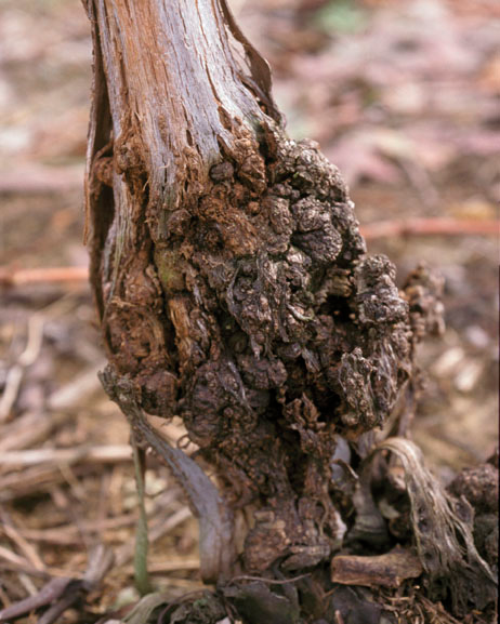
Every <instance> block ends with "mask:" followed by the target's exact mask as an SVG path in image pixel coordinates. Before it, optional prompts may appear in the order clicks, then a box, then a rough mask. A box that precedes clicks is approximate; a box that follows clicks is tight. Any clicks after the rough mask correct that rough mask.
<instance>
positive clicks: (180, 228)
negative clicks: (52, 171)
mask: <svg viewBox="0 0 500 624" xmlns="http://www.w3.org/2000/svg"><path fill="white" fill-rule="evenodd" d="M87 9H88V12H89V15H90V18H91V20H92V28H93V38H94V101H93V110H92V118H91V126H90V137H89V152H88V170H87V215H88V240H89V245H90V249H91V257H92V267H91V281H92V285H93V289H94V292H95V295H96V300H97V303H98V305H99V310H100V314H101V321H102V327H103V335H104V340H105V344H106V348H107V351H108V359H109V363H110V368H109V370H108V371H107V373H106V375H105V381H106V383H105V387H106V389H107V390H108V393H109V394H110V396H111V397H112V398H113V399H114V400H116V401H117V402H118V403H119V404H120V405H121V407H122V409H123V411H124V413H125V414H126V415H127V417H128V418H129V420H130V423H131V425H132V429H133V431H134V434H135V435H136V436H137V440H138V442H139V443H143V444H146V445H149V446H151V447H152V448H153V449H154V450H155V451H156V453H157V454H158V455H159V456H160V457H163V459H164V460H165V461H166V462H167V464H168V465H169V466H170V467H171V469H172V471H173V473H174V475H175V476H176V477H177V478H178V480H179V481H180V482H181V483H182V485H183V486H184V489H185V491H186V494H187V495H188V497H189V498H190V500H191V506H192V508H193V510H194V511H195V513H197V515H198V516H199V518H200V526H201V527H202V540H201V548H202V552H201V562H202V575H203V577H204V578H205V579H206V580H214V579H217V578H219V579H220V578H221V577H224V578H227V576H228V575H229V576H230V575H231V573H232V572H234V571H235V570H237V569H242V571H243V572H245V573H246V574H247V575H248V574H250V575H256V574H257V575H268V576H271V577H272V579H274V580H271V582H276V577H278V578H282V576H283V574H287V573H295V572H294V571H297V570H298V571H302V570H304V569H306V570H318V579H320V580H319V581H318V579H316V580H317V582H318V583H319V585H320V586H322V585H323V584H324V582H326V581H325V579H326V578H327V574H326V571H327V568H328V562H329V561H330V559H331V557H332V555H333V554H334V553H335V552H337V551H339V550H340V549H341V548H342V546H344V545H345V543H346V536H347V537H351V542H352V541H353V540H354V541H355V536H356V531H358V535H359V529H360V523H359V522H358V523H356V524H354V522H353V520H352V515H351V514H353V513H354V512H355V511H356V509H355V506H356V505H357V503H358V501H356V500H355V501H354V503H353V501H352V494H353V486H352V483H351V486H349V479H351V480H352V479H353V477H354V478H355V476H356V475H353V471H352V468H351V464H356V462H358V463H359V461H360V460H362V459H363V458H366V457H367V456H368V455H369V452H370V449H371V447H372V446H373V442H374V440H375V438H376V433H375V432H376V430H380V428H382V427H384V425H385V424H386V423H387V426H386V427H385V429H384V433H382V434H378V435H379V437H383V436H384V435H387V434H388V432H389V431H390V430H398V427H397V415H395V414H394V407H395V405H396V403H397V400H398V398H399V397H400V396H401V390H402V389H403V388H405V387H406V386H407V384H408V382H409V380H410V379H411V376H412V372H413V370H412V367H413V354H414V346H415V344H416V342H417V341H418V340H419V339H420V338H421V336H422V335H423V333H425V331H428V330H437V329H439V328H440V327H441V324H440V321H439V318H440V312H441V310H440V308H439V306H437V305H436V298H437V296H438V295H439V290H440V288H441V286H442V285H441V284H440V283H439V282H438V281H436V280H434V279H432V278H431V277H430V276H429V274H428V272H427V271H426V270H425V269H424V268H420V269H419V270H418V271H417V272H415V274H414V275H413V276H412V277H411V279H410V280H409V281H408V287H407V290H408V293H407V295H404V294H402V293H400V292H399V291H398V289H397V287H396V286H395V283H394V280H395V269H394V266H393V265H392V264H391V263H390V262H389V260H388V259H387V258H385V257H383V256H374V257H371V256H367V255H366V249H365V244H364V240H363V238H362V237H361V236H360V234H359V231H358V222H357V221H356V218H355V215H354V206H353V203H352V202H351V201H350V200H349V197H348V194H347V189H346V187H345V185H344V183H343V181H342V178H341V176H340V174H339V172H338V170H337V169H336V167H334V166H333V165H331V164H330V163H329V162H328V161H327V160H326V159H325V158H324V157H323V156H322V154H321V153H320V151H319V148H318V146H317V145H316V144H314V143H312V142H308V141H303V142H301V143H295V142H294V141H291V140H290V139H289V138H288V137H287V136H286V133H285V131H284V129H283V127H282V126H281V123H280V117H279V114H278V113H277V111H276V107H275V105H274V104H273V101H272V97H271V94H270V75H269V72H268V68H267V65H266V63H265V61H264V60H263V59H262V58H261V57H260V56H259V55H258V53H257V52H256V51H255V50H254V49H253V48H252V47H251V45H250V44H249V42H248V41H247V40H246V39H245V37H244V36H243V34H242V33H241V31H240V30H239V29H238V27H237V26H236V24H235V22H234V19H233V18H232V17H231V15H230V13H229V11H228V8H227V6H226V4H225V2H224V0H197V1H196V2H195V1H194V0H169V1H167V0H140V1H139V0H135V1H134V0H87ZM146 414H155V415H159V416H162V417H165V418H168V417H171V416H172V415H175V414H177V415H180V416H181V417H182V418H183V420H184V423H185V425H186V428H187V431H188V434H189V437H190V438H191V440H192V441H194V442H195V443H196V444H197V445H198V447H199V449H200V450H199V456H200V457H201V458H202V459H204V460H205V461H206V462H208V463H210V464H211V465H212V466H213V467H214V468H215V470H216V475H217V478H218V486H219V491H218V490H217V489H216V488H215V486H214V485H213V484H212V483H211V482H210V481H209V479H208V478H207V477H206V476H205V475H204V474H203V473H202V471H201V469H200V467H199V466H197V465H196V464H194V462H193V461H192V460H190V459H188V458H186V457H184V456H182V453H181V452H180V451H179V450H178V449H171V448H169V447H168V445H166V443H165V441H164V440H162V439H161V437H160V434H159V433H158V432H157V431H155V430H154V429H153V428H152V427H151V426H150V425H149V423H148V420H147V416H146ZM389 419H391V420H389ZM388 420H389V422H387V421H388ZM394 420H396V422H394ZM349 487H350V488H351V490H350V492H348V490H349ZM346 488H347V489H346ZM354 498H356V497H354ZM358 498H359V496H358ZM249 505H251V507H250V508H249V509H252V512H253V520H252V522H250V526H249V527H248V531H247V535H246V538H245V542H244V546H243V548H242V552H241V553H238V555H239V557H238V561H236V553H235V552H234V551H233V550H232V537H233V535H232V532H233V527H232V523H231V520H232V512H233V511H234V510H236V509H238V508H242V507H245V506H249ZM372 508H373V509H374V510H375V513H378V512H377V510H376V506H375V504H374V503H373V502H372V505H371V507H370V508H368V507H367V505H366V504H365V505H364V506H363V505H361V506H359V505H358V519H361V520H363V519H364V520H366V519H365V518H363V514H365V515H366V514H368V513H372V511H373V509H372ZM360 510H361V511H360ZM379 515H380V514H379ZM379 519H380V524H381V526H382V528H383V529H384V536H385V535H386V534H388V533H387V530H386V526H385V525H386V523H385V520H384V519H383V518H382V516H380V518H377V519H376V520H377V521H378V520H379ZM365 524H366V523H365ZM351 529H352V531H351ZM424 569H425V566H424ZM322 574H323V576H322ZM246 578H247V579H248V576H247V577H246ZM298 578H301V579H302V576H300V575H299V577H298ZM267 580H268V581H269V580H270V579H269V578H268V579H267ZM312 585H314V583H313V584H312ZM313 590H314V587H312V586H310V584H309V585H308V583H306V582H305V581H304V582H303V583H302V587H301V592H303V595H307V593H308V592H309V593H310V594H311V596H312V594H314V591H313ZM224 595H225V596H226V599H227V600H228V601H229V602H231V601H232V603H234V605H235V608H237V609H238V610H239V611H240V612H241V613H247V614H248V613H250V614H253V615H252V616H248V618H249V621H251V622H253V621H254V620H253V619H252V618H253V617H255V618H257V619H256V620H255V621H259V622H260V621H261V620H259V619H258V618H259V617H261V615H262V613H265V614H267V615H266V617H267V618H268V620H269V621H278V619H276V618H278V617H281V618H282V619H281V620H279V621H286V622H288V621H290V622H292V621H297V622H298V621H299V619H298V618H299V611H300V605H299V604H298V598H297V590H296V588H295V587H294V586H292V584H291V582H290V583H288V582H287V583H285V584H284V585H283V587H282V591H281V593H280V592H279V591H278V590H277V591H276V592H275V591H274V590H273V591H271V590H270V589H269V587H268V586H267V585H266V584H265V583H263V582H262V579H257V580H255V579H254V581H252V584H250V585H248V586H245V587H243V588H242V587H237V586H226V587H225V589H224ZM311 600H313V598H312V597H311ZM314 600H315V601H316V602H318V601H319V602H321V601H320V600H319V598H315V599H314ZM363 600H364V599H363ZM363 600H362V599H360V600H359V602H360V604H362V605H363V604H364V603H363ZM285 603H286V609H287V611H286V612H287V613H289V616H287V618H285V619H283V617H284V616H283V613H285V611H283V609H284V605H285ZM334 603H335V600H334V598H332V604H334ZM372 606H373V605H372ZM365 607H366V605H365V606H363V608H365ZM360 608H361V607H360ZM367 608H368V607H367ZM370 608H372V607H370ZM315 609H316V607H315ZM316 610H319V611H321V609H320V607H317V609H316ZM379 610H380V609H379ZM259 614H261V615H259ZM280 614H281V615H280ZM320 615H321V613H320ZM179 617H180V616H179ZM245 617H247V616H245ZM318 617H319V616H318ZM269 618H270V619H269ZM272 618H274V619H272ZM176 621H177V620H176ZM179 621H183V620H179ZM186 621H189V620H188V619H187V620H186Z"/></svg>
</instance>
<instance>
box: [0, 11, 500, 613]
mask: <svg viewBox="0 0 500 624" xmlns="http://www.w3.org/2000/svg"><path fill="white" fill-rule="evenodd" d="M230 4H231V5H232V7H233V10H234V12H235V14H236V15H237V16H238V19H239V21H240V24H241V26H242V27H243V30H244V31H245V33H246V34H247V35H248V36H249V38H250V39H251V40H252V41H253V43H254V44H255V45H256V47H257V48H258V49H259V50H260V51H261V52H262V53H263V55H264V56H265V57H266V58H267V59H268V60H269V62H270V64H271V66H272V69H273V73H274V86H275V96H276V99H277V102H278V105H279V106H280V108H281V109H282V111H283V112H284V113H285V116H286V118H287V120H288V131H289V133H290V135H291V136H292V137H293V138H296V139H300V138H304V137H309V138H313V139H316V140H317V141H319V143H320V144H321V147H322V149H323V151H324V152H325V154H326V155H327V156H328V157H329V158H330V159H331V160H332V161H333V162H334V163H335V164H337V165H338V166H339V167H340V169H341V171H342V172H343V174H344V176H345V178H346V180H347V182H348V184H349V186H350V189H351V196H352V198H353V200H354V201H355V203H356V205H357V214H358V218H359V219H360V221H361V224H362V227H363V228H364V231H365V232H366V234H367V238H368V246H369V251H370V252H371V253H386V254H387V255H389V257H390V258H391V259H392V260H393V261H394V262H395V263H396V265H397V267H398V276H399V277H398V279H399V281H400V283H402V282H403V281H404V278H405V276H406V274H407V273H408V272H409V271H410V270H411V269H413V268H414V267H415V266H416V265H417V264H418V263H419V262H420V261H422V260H424V261H426V262H427V263H428V264H430V265H432V266H434V267H436V268H439V270H440V271H441V272H442V274H443V275H444V277H445V278H446V292H445V306H446V323H447V330H446V333H445V335H444V336H443V338H442V339H436V340H428V341H427V342H426V344H425V345H423V346H422V348H421V349H420V365H421V368H422V373H423V377H424V379H425V390H424V393H423V396H422V399H421V401H420V404H419V408H418V413H417V417H416V420H415V423H414V428H413V436H414V438H415V439H416V441H417V442H418V443H419V444H420V445H421V447H422V448H423V449H424V452H425V454H426V456H427V458H428V461H429V463H430V464H431V465H432V466H433V467H434V469H435V470H436V471H437V472H438V473H439V474H440V476H441V477H442V478H443V479H444V480H445V481H448V480H449V479H451V478H452V476H453V475H454V474H455V473H456V471H457V470H459V469H460V468H461V467H463V466H465V465H469V464H474V463H476V462H478V461H481V460H484V459H485V458H486V457H487V456H488V455H490V454H491V452H492V451H493V449H494V447H495V445H496V440H497V411H498V405H497V379H498V344H497V318H498V284H497V280H498V269H497V256H498V228H497V231H496V232H495V231H493V228H494V227H495V226H494V224H493V223H492V220H493V219H496V218H498V205H499V200H500V4H499V3H498V1H497V0H460V1H459V2H457V0H232V2H231V3H230ZM91 56H92V51H91V42H90V29H89V24H88V21H87V18H86V15H85V13H84V11H83V9H82V6H81V4H80V2H79V1H78V0H43V1H41V0H0V296H1V299H2V305H1V308H0V349H1V358H2V361H1V365H0V390H1V391H2V396H1V398H0V605H2V604H3V605H8V604H10V603H11V602H13V601H16V600H19V599H21V598H24V597H26V596H28V595H30V594H33V593H35V592H36V590H37V588H38V587H40V584H41V583H43V580H44V579H46V578H47V575H51V576H58V575H59V576H60V575H75V576H77V577H78V576H79V575H81V574H82V573H83V572H84V570H85V567H86V564H87V557H88V553H89V551H90V549H91V547H92V546H93V545H95V544H96V543H99V542H102V541H104V542H105V543H106V544H109V545H111V546H112V547H113V548H114V549H115V551H116V553H117V564H116V566H115V568H114V570H113V571H112V573H111V574H110V575H108V577H107V579H106V581H105V591H103V592H101V593H99V595H96V596H95V598H94V599H93V600H91V601H90V603H89V606H88V613H87V614H86V615H85V617H88V618H89V619H92V617H93V615H95V614H98V613H100V612H101V611H102V610H103V609H105V608H107V607H109V606H111V605H117V604H125V603H126V602H127V601H130V600H133V599H134V590H133V588H132V577H131V575H132V564H131V560H132V542H133V531H134V524H135V520H136V514H137V498H136V494H135V485H134V479H133V468H132V464H131V453H130V450H129V447H128V426H127V425H126V424H125V422H124V419H123V417H122V416H121V415H120V414H119V413H118V412H117V409H116V407H115V405H114V404H112V403H110V402H109V401H108V400H107V398H106V397H105V396H104V393H103V391H102V390H101V388H100V385H99V382H98V381H97V378H96V371H97V370H99V369H102V368H103V366H104V355H103V352H102V350H101V346H100V339H99V333H98V330H97V326H96V319H95V314H94V309H93V306H92V301H91V296H90V290H89V288H88V286H87V284H86V281H85V279H82V274H83V273H84V270H85V267H86V265H87V255H86V251H85V248H84V247H83V244H82V231H83V209H82V201H83V197H82V196H83V192H82V180H83V170H84V159H85V147H86V134H87V123H88V115H89V95H90V81H91ZM438 218H439V219H442V218H446V219H453V220H455V221H458V222H459V225H460V229H461V230H462V234H461V235H460V236H456V235H453V234H452V233H451V232H450V231H447V230H446V228H445V231H444V232H442V233H441V234H436V233H434V234H429V233H427V234H426V235H422V234H417V233H413V234H411V233H408V232H407V233H406V234H405V233H401V231H398V227H399V226H400V225H401V224H402V223H405V222H406V221H407V220H408V219H419V220H420V221H419V223H424V227H425V226H426V224H427V229H430V230H431V231H432V229H433V228H434V227H435V226H434V225H433V224H435V223H436V221H435V220H436V219H438ZM427 220H428V221H427ZM381 221H384V222H387V221H388V222H389V225H390V227H389V229H386V230H385V234H384V233H383V235H381V234H380V232H378V233H377V231H376V229H374V226H375V224H378V223H380V222H381ZM478 227H479V229H480V230H482V232H483V233H482V234H478V233H477V231H478V229H477V228H478ZM488 228H491V230H490V231H488ZM49 267H62V268H63V269H64V270H63V272H62V277H63V278H64V280H65V281H62V282H59V283H56V282H53V281H49V280H48V279H47V275H48V274H47V272H46V271H45V269H46V268H49ZM26 269H37V270H38V269H43V270H42V271H34V272H31V273H26V272H25V270H26ZM69 277H73V278H74V279H71V280H69V281H68V278H69ZM165 431H166V434H167V435H168V436H169V437H171V439H172V440H177V439H179V437H181V436H182V434H183V430H182V427H181V426H180V424H179V423H177V422H175V421H174V422H173V423H171V424H169V425H168V426H167V427H166V428H165ZM146 485H147V494H148V497H147V501H146V504H147V511H148V514H149V515H150V518H151V520H150V526H151V531H152V537H153V539H154V540H155V543H156V546H155V547H154V548H153V550H152V554H151V557H150V563H151V566H150V567H151V570H152V572H153V574H154V578H155V582H157V583H159V584H160V585H161V586H162V587H163V588H164V589H165V590H167V591H169V592H171V593H172V596H175V595H177V594H179V593H185V592H186V591H190V590H192V589H196V588H197V587H198V586H199V583H198V573H197V569H198V559H197V525H196V522H195V521H194V520H193V518H192V517H191V515H190V512H189V510H188V509H187V507H186V505H185V502H184V501H183V499H182V495H181V493H180V491H179V489H178V488H177V487H176V486H175V484H174V483H172V480H171V478H170V477H169V475H168V474H167V472H166V470H165V469H164V468H162V467H161V466H159V465H158V464H157V463H156V462H155V460H154V459H151V460H150V470H148V473H147V483H146ZM81 615H82V614H80V617H81ZM78 617H79V616H78V614H76V612H74V613H73V612H69V613H68V614H67V615H66V616H65V617H64V619H62V620H61V621H68V622H70V621H76V620H77V619H78ZM94 619H95V618H94Z"/></svg>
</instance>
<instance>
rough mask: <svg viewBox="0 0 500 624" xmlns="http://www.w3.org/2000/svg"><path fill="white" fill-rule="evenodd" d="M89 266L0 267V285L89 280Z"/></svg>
mask: <svg viewBox="0 0 500 624" xmlns="http://www.w3.org/2000/svg"><path fill="white" fill-rule="evenodd" d="M88 279H89V272H88V268H87V267H81V266H79V267H53V268H49V267H47V268H39V269H15V268H9V267H1V268H0V286H9V287H11V286H24V285H26V284H49V283H53V284H58V283H61V284H64V283H68V282H76V283H78V282H82V281H83V282H87V281H88Z"/></svg>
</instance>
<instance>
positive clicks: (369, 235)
mask: <svg viewBox="0 0 500 624" xmlns="http://www.w3.org/2000/svg"><path fill="white" fill-rule="evenodd" d="M360 231H361V234H362V235H363V236H364V237H365V238H366V239H367V240H374V239H378V238H388V237H393V236H394V237H396V236H415V235H419V236H438V235H443V236H467V235H482V236H497V237H498V236H499V235H500V220H497V219H484V220H477V219H449V218H445V217H443V218H432V219H407V220H406V221H379V222H377V223H370V224H368V225H364V226H362V227H361V228H360Z"/></svg>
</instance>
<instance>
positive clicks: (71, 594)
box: [0, 546, 114, 624]
mask: <svg viewBox="0 0 500 624" xmlns="http://www.w3.org/2000/svg"><path fill="white" fill-rule="evenodd" d="M113 563H114V559H113V556H112V553H111V551H109V550H107V549H106V548H104V546H99V547H98V548H96V549H95V550H94V552H93V553H91V554H90V555H89V563H88V567H87V571H86V572H85V574H84V576H83V578H82V579H75V578H68V577H66V578H64V577H63V578H55V579H52V580H51V581H49V582H48V583H47V584H46V585H45V586H44V587H42V589H41V590H40V591H39V592H38V594H37V595H36V596H30V597H29V598H26V599H25V600H21V601H20V602H18V603H16V604H13V605H11V606H10V607H7V608H6V609H4V610H3V611H0V622H5V621H7V620H11V619H15V618H18V617H20V616H22V615H24V614H26V613H30V612H31V611H34V610H36V609H39V608H40V607H45V606H48V605H52V606H51V607H50V608H49V609H48V611H46V612H45V613H44V615H43V616H42V617H41V618H40V619H39V620H38V624H52V622H55V621H56V620H57V619H58V618H59V616H60V615H61V614H62V613H63V612H64V611H66V609H68V608H69V607H71V606H72V605H73V604H75V603H76V602H78V601H79V600H80V599H82V598H83V597H84V596H85V595H86V594H88V593H89V592H90V591H92V590H93V589H95V587H96V586H97V585H98V584H99V583H100V582H101V581H102V579H103V578H104V576H105V575H106V574H107V573H108V571H109V570H110V569H111V567H112V566H113Z"/></svg>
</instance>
